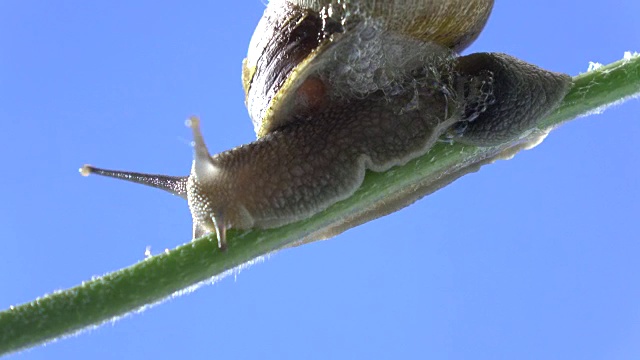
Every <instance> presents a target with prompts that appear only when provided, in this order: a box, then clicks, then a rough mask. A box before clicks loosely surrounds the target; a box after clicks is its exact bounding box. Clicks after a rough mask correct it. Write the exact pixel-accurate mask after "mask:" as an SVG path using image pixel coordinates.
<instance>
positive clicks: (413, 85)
mask: <svg viewBox="0 0 640 360" xmlns="http://www.w3.org/2000/svg"><path fill="white" fill-rule="evenodd" d="M299 4H301V5H299ZM337 4H338V3H337V2H336V1H333V2H331V1H329V2H327V1H324V2H322V1H320V2H309V1H298V5H296V4H294V3H290V2H287V1H283V0H275V1H271V2H270V4H269V7H268V8H267V10H266V11H265V17H263V19H262V20H261V22H260V25H259V26H258V28H257V30H256V35H254V39H253V40H252V47H251V48H250V51H249V56H248V59H246V60H245V62H244V64H243V65H244V69H243V82H244V86H245V91H246V95H247V106H248V109H249V112H250V114H251V116H252V119H253V121H254V125H255V128H256V132H257V135H258V139H257V140H256V141H254V142H252V143H250V144H246V145H243V146H240V147H237V148H235V149H232V150H229V151H225V152H222V153H219V154H216V155H213V156H211V155H209V153H208V151H207V148H206V145H205V143H204V140H203V138H202V135H201V133H200V130H199V121H198V119H195V118H192V119H191V120H190V122H189V124H190V126H191V128H192V130H193V135H194V139H195V148H194V150H195V160H194V162H193V166H192V171H191V174H190V175H189V176H188V177H168V176H162V175H145V174H138V173H128V172H120V171H110V170H102V169H97V168H92V167H88V166H87V167H85V168H84V169H83V171H84V173H90V172H94V173H98V174H101V175H106V176H112V177H118V178H122V179H126V180H130V181H134V182H138V183H143V184H146V185H150V186H154V187H158V188H161V189H164V190H167V191H169V192H171V193H173V194H176V195H179V196H182V197H183V198H185V199H187V201H188V203H189V207H190V210H191V213H192V216H193V236H194V238H197V237H200V236H201V235H203V234H206V233H208V232H216V233H217V234H218V242H219V245H220V247H224V246H225V230H226V229H228V228H236V229H249V228H273V227H278V226H281V225H284V224H288V223H291V222H294V221H298V220H301V219H305V218H308V217H310V216H312V215H314V214H316V213H318V212H320V211H322V210H324V209H326V208H328V207H329V206H331V205H332V204H334V203H336V202H338V201H340V200H343V199H345V198H348V197H349V196H351V195H352V194H353V193H354V192H355V191H356V190H357V189H358V187H360V185H361V184H362V181H363V179H364V175H365V171H366V170H371V171H375V172H380V171H385V170H387V169H389V168H391V167H393V166H397V165H403V164H405V163H406V162H408V161H409V160H411V159H413V158H415V157H418V156H420V155H423V154H425V153H426V152H428V151H429V149H430V148H431V147H432V146H433V145H434V144H435V142H436V141H438V139H439V138H442V137H446V138H448V139H449V140H452V141H455V142H461V143H464V144H471V145H475V146H480V147H483V146H494V145H499V144H503V143H507V142H510V141H513V140H516V139H518V137H519V136H521V135H522V133H523V132H526V131H527V130H530V129H532V128H534V127H535V126H536V124H537V122H538V121H539V120H540V119H542V118H544V116H546V115H547V114H548V113H549V112H551V111H552V110H553V109H555V108H556V107H557V105H558V104H559V102H560V101H561V99H562V98H563V97H564V95H565V94H566V92H567V91H568V89H569V87H570V83H571V80H570V78H569V76H567V75H564V74H557V73H553V72H549V71H546V70H543V69H540V68H538V67H536V66H534V65H530V64H527V63H525V62H522V61H520V60H518V59H515V58H513V57H511V56H509V55H505V54H498V53H478V54H472V55H468V56H463V57H456V51H458V50H460V49H462V48H464V47H465V46H466V45H468V44H469V43H470V42H471V41H472V40H473V39H475V38H476V37H477V35H478V33H479V32H480V31H481V29H482V28H483V26H484V23H485V22H486V20H487V18H488V15H489V12H490V10H491V8H492V6H493V1H488V0H470V1H463V0H459V1H435V0H433V1H427V0H425V1H411V0H405V1H389V2H381V1H359V2H355V1H353V2H340V4H341V5H340V6H338V5H337ZM345 4H346V5H345ZM382 4H386V5H385V6H390V8H389V9H390V12H388V13H389V14H392V15H393V16H392V20H389V19H387V18H385V17H384V15H385V11H384V8H383V7H382V6H383V5H382ZM336 6H337V8H336ZM402 9H404V10H405V13H404V14H410V15H411V16H410V17H409V23H410V26H406V27H404V28H403V27H402V26H400V25H401V24H402V22H401V21H399V20H398V19H401V18H402V14H403V13H399V11H402ZM420 9H423V10H425V11H427V13H426V14H427V16H426V17H422V18H424V19H427V21H430V22H432V23H433V24H437V26H435V29H436V30H434V31H433V32H429V31H428V30H425V29H428V26H427V27H425V24H419V25H420V26H417V25H416V24H414V22H415V21H416V19H420V18H421V17H420V16H419V11H418V10H420ZM391 10H392V11H391ZM406 10H408V12H406ZM456 10H458V12H459V13H460V14H461V16H466V17H467V18H468V19H471V20H472V21H471V22H470V23H468V24H467V23H465V21H463V19H464V18H463V19H459V18H457V19H456V20H457V22H456V23H452V22H451V21H452V19H454V18H455V17H454V15H455V14H456ZM328 14H331V15H328ZM433 14H439V15H433ZM278 16H280V17H278ZM407 16H409V15H407ZM434 16H435V18H434ZM437 20H441V21H437ZM460 23H462V24H463V25H456V24H460ZM452 24H453V25H452ZM427 25H428V24H427ZM269 27H274V28H273V29H269V30H268V31H267V30H265V29H266V28H269ZM279 29H280V30H282V32H281V33H278V30H279ZM407 29H409V30H407ZM416 29H419V31H416ZM443 29H444V30H443ZM264 34H276V35H274V36H273V37H272V38H265V37H264ZM416 34H418V35H419V36H416ZM420 34H421V35H420ZM256 37H257V38H256ZM256 39H257V40H256ZM436 41H441V42H442V43H438V42H436ZM285 75H286V76H285ZM258 105H259V106H258ZM472 170H473V169H472V166H468V167H466V168H464V169H462V168H461V170H459V171H457V172H452V174H451V175H450V176H448V177H445V178H442V179H439V180H437V181H434V182H433V184H428V185H425V186H422V187H421V189H418V191H417V192H413V193H411V192H407V193H400V194H397V195H395V197H394V198H392V199H388V201H386V204H381V205H379V206H378V205H376V206H374V207H372V208H370V209H365V210H364V211H363V212H362V213H361V214H359V215H355V216H354V218H353V219H348V220H345V221H344V223H342V224H336V225H335V226H333V228H331V229H326V231H325V232H322V233H319V234H316V238H324V237H328V236H332V235H335V234H336V233H339V232H340V231H343V230H344V229H346V228H348V227H349V226H351V225H353V224H359V223H362V222H364V221H366V220H370V219H374V218H377V217H380V216H383V215H385V214H387V213H389V212H392V211H395V210H397V209H399V208H402V207H404V206H406V205H408V204H410V203H411V202H413V201H415V200H416V199H417V198H420V197H422V196H424V195H425V194H427V193H430V192H432V191H434V189H437V188H439V187H441V186H444V185H445V184H446V183H448V182H451V181H453V180H454V179H455V178H457V177H459V176H462V175H463V174H464V173H466V172H469V171H472ZM306 240H307V241H308V240H314V239H306Z"/></svg>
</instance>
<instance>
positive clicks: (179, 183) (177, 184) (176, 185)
mask: <svg viewBox="0 0 640 360" xmlns="http://www.w3.org/2000/svg"><path fill="white" fill-rule="evenodd" d="M80 174H82V176H89V175H90V174H97V175H101V176H107V177H111V178H116V179H120V180H126V181H131V182H134V183H138V184H142V185H146V186H151V187H154V188H158V189H161V190H164V191H167V192H169V193H171V194H173V195H178V196H180V197H181V198H183V199H185V200H186V199H187V178H188V177H187V176H167V175H157V174H143V173H137V172H130V171H117V170H107V169H100V168H97V167H93V166H91V165H84V166H83V167H81V168H80Z"/></svg>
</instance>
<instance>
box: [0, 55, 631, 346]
mask: <svg viewBox="0 0 640 360" xmlns="http://www.w3.org/2000/svg"><path fill="white" fill-rule="evenodd" d="M573 81H574V86H573V88H572V90H571V92H570V93H569V94H568V95H567V96H566V97H565V99H564V101H563V103H562V105H561V106H560V108H559V109H558V110H557V111H556V112H555V113H554V114H552V115H551V116H550V117H549V118H547V119H546V120H545V121H544V123H543V128H541V129H540V130H541V132H544V131H547V130H550V129H552V128H554V127H556V126H558V125H560V124H562V123H563V122H566V121H568V120H570V119H573V118H575V117H578V116H581V115H585V114H589V113H594V112H598V111H600V110H602V109H603V108H604V107H605V106H607V105H610V104H613V103H617V102H620V101H623V100H625V99H627V98H630V97H632V96H634V95H638V94H639V93H640V56H635V57H631V58H629V59H625V60H621V61H618V62H616V63H613V64H610V65H607V66H604V67H602V68H600V69H598V70H596V71H591V72H588V73H586V74H581V75H578V76H576V77H574V78H573ZM525 140H526V139H525ZM522 147H523V146H519V145H518V144H511V145H509V146H501V147H496V148H489V149H487V148H484V149H478V148H474V147H469V146H462V145H458V144H453V145H450V144H439V145H437V146H436V147H435V148H434V149H432V150H431V151H430V152H429V153H428V154H427V155H425V156H423V157H421V158H418V159H415V160H413V161H411V162H409V163H408V164H406V165H404V166H402V167H396V168H393V169H391V170H390V171H388V172H385V173H369V174H367V176H366V179H365V182H364V184H363V186H362V187H361V188H360V189H359V190H358V192H357V193H356V194H355V195H354V196H353V197H351V198H349V199H347V200H345V201H342V202H340V203H338V204H335V205H334V206H332V207H331V208H329V209H328V210H326V211H324V212H322V213H320V214H318V215H316V216H313V217H312V218H310V219H307V220H304V221H301V222H298V223H295V224H291V225H287V226H284V227H281V228H278V229H272V230H265V231H248V232H238V231H229V232H228V233H227V242H228V249H227V251H226V252H225V253H222V252H220V251H219V250H218V249H217V245H216V244H217V243H216V241H215V239H212V238H211V237H205V238H202V239H199V240H197V241H193V242H190V243H188V244H184V245H181V246H179V247H177V248H176V249H174V250H172V251H170V252H168V253H165V254H162V255H158V256H154V257H151V258H148V259H145V260H143V261H141V262H139V263H137V264H135V265H133V266H130V267H128V268H125V269H122V270H119V271H116V272H113V273H110V274H108V275H105V276H103V277H100V278H96V279H93V280H90V281H86V282H83V283H82V284H81V285H79V286H76V287H74V288H71V289H68V290H64V291H59V292H55V293H53V294H48V295H45V296H43V297H41V298H38V299H36V300H34V301H32V302H30V303H26V304H22V305H19V306H15V307H11V308H9V309H7V310H5V311H2V312H0V355H2V354H6V353H9V352H13V351H17V350H19V349H23V348H27V347H32V346H35V345H38V344H41V343H44V342H47V341H51V340H54V339H56V338H59V337H62V336H65V335H68V334H72V333H74V332H77V331H80V330H82V329H84V328H87V327H90V326H96V325H99V324H101V323H103V322H106V321H110V320H113V319H114V318H117V317H120V316H123V315H126V314H128V313H131V312H135V311H138V310H141V309H143V308H144V307H145V306H149V305H152V304H154V303H158V302H160V301H162V300H163V299H166V298H168V297H171V296H175V295H179V294H181V293H182V292H185V291H189V290H191V289H194V288H195V287H197V286H198V285H200V284H203V283H207V282H209V281H213V280H215V279H217V278H220V277H222V276H224V274H225V273H226V272H228V271H230V270H232V269H234V268H236V267H238V266H241V265H243V264H248V263H250V262H251V261H252V260H255V259H256V258H259V257H260V256H262V255H266V254H268V253H270V252H273V251H276V250H278V249H281V248H283V247H286V246H291V245H294V244H296V243H299V242H300V241H302V240H304V239H310V238H312V237H313V236H314V235H317V234H322V233H323V232H325V231H326V229H331V228H336V227H337V228H338V229H340V230H344V228H343V227H341V226H340V225H338V226H336V224H341V223H340V221H341V219H344V218H348V217H350V216H351V217H353V216H354V214H358V213H362V212H364V211H366V210H363V209H367V208H370V207H371V204H375V203H376V202H377V201H380V199H384V197H385V196H386V195H387V194H390V193H393V192H397V191H400V190H402V189H406V188H410V187H411V186H414V187H419V186H421V185H420V184H422V183H424V179H426V178H431V179H440V178H441V177H442V174H448V175H446V176H449V177H450V178H449V180H447V181H444V182H443V183H441V184H439V185H438V186H435V187H433V189H432V190H430V191H426V192H425V193H424V194H425V195H426V194H428V193H429V192H431V191H433V190H436V189H437V188H439V187H441V186H445V185H446V184H447V183H448V182H449V181H452V180H453V179H455V178H457V177H459V176H461V175H464V174H465V173H468V172H470V171H475V170H476V169H477V168H478V167H479V166H481V165H484V164H486V163H489V162H491V161H493V160H495V159H497V158H501V157H505V156H507V155H509V154H511V153H513V152H516V151H519V150H520V149H521V148H522ZM458 164H466V165H464V166H462V167H459V166H458ZM456 167H457V168H456ZM454 168H455V169H454ZM451 169H454V170H451ZM466 169H469V170H468V171H466ZM433 181H435V180H432V182H433ZM357 224H358V222H357V221H355V222H353V223H350V224H347V225H348V226H355V225H357ZM211 240H214V241H211Z"/></svg>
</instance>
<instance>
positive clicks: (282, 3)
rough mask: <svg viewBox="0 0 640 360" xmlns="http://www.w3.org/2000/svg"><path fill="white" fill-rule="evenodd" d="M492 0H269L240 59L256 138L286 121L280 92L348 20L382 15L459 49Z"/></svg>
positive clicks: (398, 27) (404, 29)
mask: <svg viewBox="0 0 640 360" xmlns="http://www.w3.org/2000/svg"><path fill="white" fill-rule="evenodd" d="M492 8H493V0H449V1H445V0H388V1H381V0H377V1H376V0H359V1H357V0H356V1H344V0H323V1H318V0H316V1H311V0H272V1H270V2H269V5H268V7H267V9H266V10H265V13H264V15H263V17H262V19H261V20H260V22H259V24H258V26H257V27H256V30H255V32H254V34H253V37H252V39H251V42H250V44H249V51H248V54H247V58H246V59H245V60H244V61H243V69H242V81H243V86H244V90H245V95H246V98H245V102H246V105H247V109H248V111H249V115H250V116H251V119H252V121H253V124H254V130H255V132H256V135H257V137H258V138H260V137H263V136H264V135H266V134H268V133H269V132H271V131H273V130H274V129H277V128H279V127H281V126H283V125H285V124H287V123H288V122H289V121H291V119H292V117H291V116H288V115H287V116H282V114H286V111H283V109H284V108H286V107H287V106H289V105H288V102H287V101H286V100H285V98H286V96H285V94H288V93H290V92H291V91H292V90H294V89H297V88H298V87H299V86H300V85H301V84H302V80H304V78H305V75H306V74H305V70H306V69H308V68H309V67H310V65H313V63H314V59H315V57H316V56H317V55H318V54H320V53H321V52H322V51H323V50H324V49H326V48H327V47H328V46H330V45H332V44H333V43H335V42H336V41H340V37H341V34H342V33H344V32H347V31H349V30H350V29H351V28H352V27H353V25H354V24H357V23H358V22H361V21H366V20H369V19H376V20H379V19H382V23H383V24H384V25H383V26H384V29H385V31H392V32H396V33H401V34H403V35H404V36H409V37H413V38H419V39H421V40H423V41H426V42H432V43H436V44H438V45H440V46H443V47H446V48H449V49H451V50H453V51H455V52H459V51H461V50H463V49H464V48H466V47H467V46H468V45H469V44H471V43H472V42H473V41H474V40H475V39H476V38H477V37H478V35H479V34H480V32H481V31H482V29H483V28H484V25H485V23H486V21H487V19H488V17H489V14H490V13H491V9H492Z"/></svg>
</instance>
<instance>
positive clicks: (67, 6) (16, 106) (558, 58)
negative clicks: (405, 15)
mask: <svg viewBox="0 0 640 360" xmlns="http://www.w3.org/2000/svg"><path fill="white" fill-rule="evenodd" d="M205 3H207V4H205ZM263 8H264V5H263V3H262V1H260V0H244V1H228V2H226V3H225V4H221V3H219V2H217V1H208V2H204V1H200V2H191V3H189V4H188V5H185V3H184V2H172V3H168V2H165V3H164V4H160V3H159V2H157V1H142V0H140V1H135V2H131V1H90V2H89V1H51V2H45V1H27V0H20V1H18V0H8V1H7V0H4V1H0V129H1V130H0V164H1V166H2V169H3V170H2V175H3V176H2V177H3V180H2V186H1V187H0V198H1V199H2V205H0V239H1V240H0V241H1V243H0V245H1V246H0V249H1V250H0V252H1V254H2V261H0V308H1V309H5V308H7V307H9V305H12V304H19V303H23V302H26V301H30V300H33V299H34V298H36V297H37V296H40V295H43V294H44V293H48V292H51V291H53V290H56V289H63V288H67V287H70V286H73V285H76V284H79V283H80V282H81V281H83V280H86V279H89V278H91V277H92V276H94V275H101V274H104V273H107V272H110V271H113V270H116V269H119V268H122V267H125V266H128V265H130V264H133V263H135V262H137V261H139V260H142V259H143V257H144V252H145V248H146V247H147V246H150V247H151V251H152V252H153V253H159V252H161V251H163V250H164V249H165V248H173V247H175V246H177V245H179V244H181V243H184V242H186V241H188V240H189V238H190V234H191V219H190V216H189V212H188V209H187V206H186V203H185V202H184V201H182V200H181V199H179V198H176V197H171V196H169V195H166V194H165V193H162V192H160V191H158V190H154V189H147V188H143V187H141V186H136V185H133V184H127V183H123V182H117V181H113V180H108V179H103V178H99V177H90V178H83V177H81V176H80V175H79V174H78V172H77V169H78V167H79V166H81V165H82V164H84V163H87V162H88V163H92V164H95V165H100V166H105V167H112V168H122V169H130V170H138V171H146V172H158V173H167V174H176V175H182V174H186V173H187V172H188V170H189V166H190V162H191V149H190V147H189V145H188V144H189V141H190V135H189V131H188V129H186V128H185V127H184V125H183V120H184V119H185V118H186V117H187V116H189V115H191V114H198V115H200V116H201V117H202V121H203V130H204V133H205V137H206V139H207V140H208V144H209V146H210V149H211V150H212V151H215V152H218V151H222V150H225V149H228V148H231V147H233V146H236V145H239V144H242V143H246V142H249V141H251V140H252V139H253V138H254V134H253V131H252V127H251V124H250V121H249V119H248V116H247V113H246V110H245V108H244V104H243V94H242V88H241V83H240V65H241V61H242V59H243V57H244V55H245V53H246V50H247V45H248V42H249V38H250V36H251V34H252V32H253V29H254V26H255V24H256V23H257V21H258V19H259V18H260V16H261V13H262V10H263ZM638 14H640V3H638V2H637V1H635V0H618V1H615V0H614V1H610V2H609V3H607V4H606V5H605V4H604V3H603V2H602V1H590V0H585V1H581V2H579V4H578V3H577V2H576V1H558V0H538V1H508V0H503V1H500V0H498V1H497V4H496V6H495V9H494V12H493V14H492V17H491V19H490V20H489V23H488V26H487V27H486V29H485V31H484V33H483V35H482V36H481V37H480V39H479V40H478V41H477V42H476V43H475V44H474V46H472V48H470V49H469V50H468V52H474V51H501V52H507V53H510V54H512V55H515V56H517V57H519V58H522V59H524V60H526V61H529V62H532V63H535V64H538V65H540V66H543V67H545V68H548V69H552V70H556V71H562V72H567V73H569V74H571V75H575V74H577V73H579V72H583V71H585V70H586V69H587V66H588V62H589V61H598V62H602V63H609V62H612V61H614V60H616V59H619V58H621V57H622V55H623V52H624V51H627V50H635V51H640V29H639V28H638V26H637V21H638V19H637V17H638ZM639 137H640V101H637V100H636V101H632V102H629V103H626V104H624V105H622V106H619V107H616V108H613V109H609V110H607V111H606V112H605V113H604V114H602V115H598V116H592V117H589V118H584V119H579V120H578V121H575V122H573V123H570V124H568V125H565V126H563V127H562V128H560V129H559V130H557V131H555V132H553V133H552V134H551V135H550V136H549V137H548V138H547V140H546V141H545V142H544V143H543V144H542V145H541V146H539V147H537V148H536V149H534V150H532V151H527V152H524V153H521V154H519V155H518V156H517V157H516V158H515V159H513V160H510V161H501V162H498V163H496V164H494V165H491V166H488V167H485V168H484V169H482V170H481V171H480V172H479V173H477V174H472V175H469V176H466V177H464V178H463V179H460V180H458V181H457V182H455V183H454V184H452V185H451V186H449V187H447V188H446V189H444V190H441V191H439V192H437V193H436V194H434V195H432V196H430V197H428V198H426V199H423V200H422V201H420V202H419V203H417V204H415V205H413V206H411V207H410V208H407V209H404V210H402V211H400V212H398V213H395V214H393V215H391V216H388V217H385V218H383V219H380V220H377V221H374V222H372V223H369V224H366V225H363V226H360V227H358V228H356V229H352V230H350V231H348V232H346V233H345V234H342V235H340V236H339V237H337V238H335V239H332V240H330V241H326V242H322V243H316V244H312V245H309V246H304V247H301V248H297V249H293V250H287V251H284V252H281V253H279V254H276V255H275V256H272V257H271V258H270V259H268V260H267V261H265V262H264V263H261V264H258V265H255V266H253V267H251V268H250V269H248V270H245V271H243V272H242V273H241V274H238V275H237V276H236V277H235V278H234V277H228V278H226V279H224V280H223V281H221V282H219V283H218V284H216V285H214V286H207V287H205V288H202V289H200V290H199V291H197V292H195V293H193V294H190V295H188V296H183V297H180V298H177V299H174V300H172V301H169V302H167V303H164V304H162V305H160V306H157V307H155V308H153V309H151V310H148V311H146V312H144V313H142V314H137V315H134V316H131V317H129V318H126V319H124V320H121V321H118V322H117V323H115V324H113V325H111V324H108V325H105V326H102V327H100V328H98V329H95V330H92V331H90V332H88V333H83V334H81V335H79V336H77V337H74V338H69V339H65V340H62V341H59V342H57V343H53V344H49V345H47V346H45V347H39V348H36V349H33V350H30V351H28V352H24V353H20V354H16V355H13V356H12V357H11V358H12V359H25V360H26V359H74V358H78V359H114V358H117V359H120V360H125V359H140V358H156V359H164V358H177V357H180V358H185V359H186V358H194V359H200V358H216V359H226V358H271V359H300V358H305V359H314V358H315V359H327V358H336V359H337V358H344V359H352V358H375V359H392V358H399V359H404V358H432V359H439V358H448V359H470V358H473V359H638V358H640V281H638V278H639V275H640V241H639V240H640V239H639V236H638V222H639V220H640V219H639V218H640V216H639V215H640V190H639V188H638V179H640V171H639V170H638V169H639V167H640V166H639V165H640V150H638V145H637V144H638V138H639Z"/></svg>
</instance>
